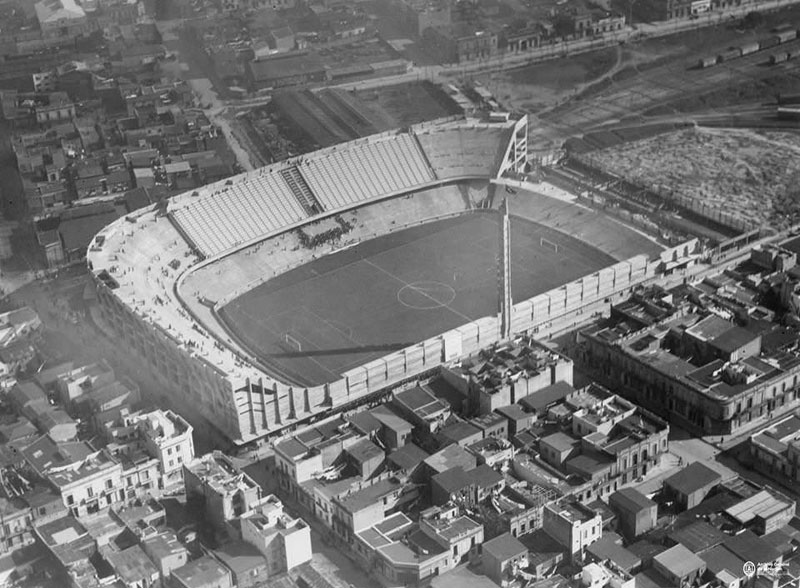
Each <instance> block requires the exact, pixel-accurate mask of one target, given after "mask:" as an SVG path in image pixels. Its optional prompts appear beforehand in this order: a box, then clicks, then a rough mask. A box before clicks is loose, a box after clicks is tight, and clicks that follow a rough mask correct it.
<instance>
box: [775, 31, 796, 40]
mask: <svg viewBox="0 0 800 588" xmlns="http://www.w3.org/2000/svg"><path fill="white" fill-rule="evenodd" d="M775 36H776V37H778V38H779V39H780V40H781V43H788V42H789V41H794V40H795V39H796V38H797V29H786V30H784V31H778V34H776V35H775Z"/></svg>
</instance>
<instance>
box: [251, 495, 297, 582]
mask: <svg viewBox="0 0 800 588" xmlns="http://www.w3.org/2000/svg"><path fill="white" fill-rule="evenodd" d="M240 522H241V530H242V540H243V541H246V542H247V543H250V544H251V545H253V546H254V547H255V548H256V549H258V551H259V552H260V553H261V554H262V555H263V556H264V557H265V558H266V562H267V575H268V576H274V575H276V574H281V573H283V572H286V571H288V570H291V569H294V568H295V567H297V566H299V565H300V564H303V563H305V562H307V561H309V560H311V529H310V528H309V526H308V525H307V524H306V523H305V521H303V520H302V519H293V518H291V517H289V516H288V515H287V514H286V513H285V512H284V510H283V503H282V502H281V501H280V500H278V498H277V497H275V496H274V495H269V496H267V497H266V498H265V499H264V500H263V501H262V503H261V504H260V505H259V506H258V507H257V508H256V509H255V510H253V511H251V512H250V513H248V514H246V515H245V516H243V517H242V518H241V519H240Z"/></svg>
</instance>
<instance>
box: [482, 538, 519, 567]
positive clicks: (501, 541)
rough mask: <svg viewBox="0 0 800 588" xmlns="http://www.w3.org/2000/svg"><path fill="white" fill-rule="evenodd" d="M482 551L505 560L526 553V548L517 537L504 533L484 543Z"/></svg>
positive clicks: (497, 558)
mask: <svg viewBox="0 0 800 588" xmlns="http://www.w3.org/2000/svg"><path fill="white" fill-rule="evenodd" d="M483 553H484V554H487V553H488V554H489V555H491V556H492V557H494V558H495V559H496V560H498V561H507V560H509V559H511V558H513V557H516V556H518V555H520V554H523V553H528V548H527V547H525V546H524V545H523V544H522V543H521V542H520V541H519V539H517V538H516V537H512V536H511V534H510V533H504V534H502V535H500V536H499V537H495V538H494V539H492V540H490V541H487V542H486V543H484V544H483Z"/></svg>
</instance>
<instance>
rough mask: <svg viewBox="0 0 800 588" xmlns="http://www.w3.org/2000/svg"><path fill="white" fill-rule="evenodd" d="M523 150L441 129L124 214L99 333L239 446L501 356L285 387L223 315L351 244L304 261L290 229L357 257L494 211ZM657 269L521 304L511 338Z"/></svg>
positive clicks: (386, 360) (452, 347) (607, 274)
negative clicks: (247, 294) (230, 303)
mask: <svg viewBox="0 0 800 588" xmlns="http://www.w3.org/2000/svg"><path fill="white" fill-rule="evenodd" d="M526 139H527V120H526V119H525V118H522V119H520V120H518V121H513V120H512V121H509V122H498V123H478V122H476V121H473V120H467V119H447V120H444V121H435V122H431V123H425V124H423V125H418V126H414V127H411V128H409V129H404V130H402V131H394V132H387V133H382V134H380V135H376V136H373V137H368V138H365V139H359V140H357V141H353V142H351V143H346V144H343V145H338V146H336V147H335V148H329V149H325V150H322V151H319V152H316V153H312V154H308V155H305V156H303V157H302V158H297V159H295V160H292V161H289V162H282V163H279V164H275V165H272V166H269V167H266V168H262V169H260V170H257V171H255V172H249V173H246V174H241V175H239V176H236V177H233V178H229V179H228V180H225V181H222V182H217V183H215V184H211V185H208V186H205V187H203V188H199V189H197V190H195V191H193V192H191V193H185V194H182V195H179V196H176V197H175V198H173V199H171V200H170V201H169V202H168V204H167V205H166V211H165V209H164V206H163V205H157V206H153V207H151V208H147V209H142V210H140V211H137V212H135V213H133V214H130V215H127V216H126V217H124V218H122V219H119V220H118V221H115V222H114V223H112V224H111V225H109V226H108V227H106V228H105V229H103V231H101V232H100V233H99V234H98V235H97V236H96V237H95V239H94V241H93V242H92V244H91V246H90V248H89V252H88V255H87V258H88V263H89V266H90V268H91V269H92V272H93V275H94V278H95V282H96V284H97V289H98V301H99V302H100V309H101V318H102V319H103V320H104V321H105V322H106V323H107V324H108V325H110V326H111V327H113V328H114V329H115V330H116V331H117V332H118V333H119V334H120V335H121V339H122V340H124V341H126V342H127V343H128V344H129V345H130V347H131V348H132V349H134V350H135V351H136V352H137V353H138V355H139V356H141V357H142V358H143V360H144V361H146V362H147V364H148V366H149V367H150V368H151V371H152V373H153V374H155V375H157V376H158V377H159V378H160V380H161V382H162V384H163V386H164V391H165V396H167V397H169V398H171V399H172V400H173V402H175V403H176V406H180V407H181V409H182V410H183V411H184V412H185V413H186V414H187V416H188V417H190V418H193V419H197V420H200V419H202V421H203V422H204V423H205V424H207V426H208V427H210V428H213V429H214V430H217V431H218V432H219V433H220V435H221V436H222V437H225V438H227V439H228V440H230V441H232V442H234V443H237V444H241V443H247V442H250V441H254V440H257V439H260V438H262V437H265V436H269V435H274V434H277V433H279V432H281V431H282V430H284V429H286V428H287V427H290V426H294V425H295V424H297V423H299V422H303V421H306V420H308V419H310V418H312V417H318V416H319V415H322V414H326V413H328V412H329V411H332V410H337V409H338V408H339V407H343V406H345V405H349V404H352V403H354V402H358V401H359V399H362V398H364V397H365V396H369V395H371V394H373V393H376V392H379V391H381V390H383V389H385V388H386V387H388V386H391V385H392V384H393V383H395V382H398V381H401V380H404V379H408V378H411V377H414V376H416V375H417V374H419V373H420V372H421V371H424V370H430V369H433V368H434V367H436V366H438V365H440V364H441V362H442V361H444V360H445V359H450V358H452V357H454V354H455V355H463V354H467V353H471V352H473V351H475V350H477V349H478V348H480V346H485V345H487V344H489V343H491V342H492V341H496V340H497V338H498V336H499V330H498V326H497V318H496V317H492V316H490V317H485V318H481V319H479V320H476V321H474V322H470V323H468V324H465V325H464V326H463V327H459V328H457V329H455V330H453V331H449V332H447V333H444V334H442V335H439V336H436V337H434V338H432V339H428V340H426V341H423V342H419V343H415V344H413V345H411V346H410V347H407V348H403V349H400V350H397V351H393V352H391V353H389V354H387V355H386V356H384V357H382V358H379V359H376V360H373V361H370V362H369V363H368V364H367V365H363V366H356V367H354V368H352V369H348V371H347V372H346V373H344V374H343V375H342V376H341V377H338V378H337V379H332V380H331V381H329V382H327V383H325V384H323V385H319V386H302V385H298V384H297V383H292V382H291V381H288V380H286V379H285V378H282V377H279V376H277V375H276V373H277V372H275V371H274V370H271V369H270V368H268V367H267V366H266V365H264V364H263V363H261V362H260V361H259V359H258V358H256V357H254V356H253V355H252V354H251V353H250V352H249V351H248V350H247V349H245V348H243V347H241V346H240V345H239V343H238V342H237V341H238V340H237V337H236V333H233V332H229V331H225V326H224V325H222V324H221V323H220V322H219V320H218V316H217V312H218V310H219V309H220V307H221V304H224V303H225V301H227V300H231V299H232V298H233V297H234V296H236V295H237V294H240V293H241V292H243V291H247V289H248V288H250V287H252V284H253V283H254V282H257V281H259V280H260V281H263V279H264V278H265V277H266V278H268V277H269V276H272V275H276V276H280V275H281V274H282V273H283V272H286V271H287V270H288V269H291V268H293V267H297V266H299V265H303V264H304V263H306V262H308V261H310V260H311V259H312V258H314V257H317V256H324V255H327V253H330V252H332V251H333V250H334V249H335V248H336V247H342V246H344V245H346V243H338V244H337V243H330V244H325V245H324V246H323V247H320V248H319V249H313V250H312V249H306V248H303V247H301V246H300V245H299V244H298V241H297V239H296V234H297V231H293V230H292V229H295V228H302V227H303V226H304V225H306V224H308V223H312V222H313V223H316V222H318V221H322V220H324V219H329V218H333V217H336V218H341V219H342V222H345V221H346V222H347V223H349V224H350V225H352V227H353V228H352V230H351V231H350V233H348V237H347V238H348V239H350V240H351V242H353V243H357V242H358V241H360V240H369V239H372V238H373V237H375V236H379V235H381V234H386V233H388V232H393V231H395V230H397V229H398V228H399V224H401V223H398V225H395V218H393V217H394V216H395V215H396V218H397V219H402V218H405V219H407V220H406V221H404V222H407V223H410V224H411V225H412V226H414V225H416V224H417V223H427V221H429V220H431V219H432V218H434V217H442V216H448V215H450V216H452V215H455V214H459V213H461V212H464V211H467V210H469V209H470V208H472V207H474V206H475V205H476V204H478V203H481V205H483V203H484V202H488V201H490V200H491V190H489V189H487V186H489V184H490V181H492V180H494V179H495V178H498V177H499V176H501V175H503V174H504V173H506V172H507V171H510V172H512V173H519V172H522V171H523V168H524V164H525V155H526ZM481 182H482V183H481ZM365 207H366V208H365ZM373 207H375V208H374V210H373V209H372V208H373ZM165 212H166V214H165ZM325 222H329V221H327V220H326V221H325ZM330 224H331V225H334V224H335V223H330ZM465 253H468V252H465ZM655 267H656V266H655V265H653V264H651V263H650V262H649V261H648V260H647V258H646V257H644V256H638V257H635V258H633V259H630V260H627V261H624V262H620V263H618V264H616V265H615V266H613V267H612V268H607V269H606V270H601V271H600V272H598V273H596V274H594V275H593V276H592V277H587V278H586V279H585V280H583V281H578V282H575V283H572V284H570V285H568V287H567V286H564V287H562V288H560V289H556V290H553V291H551V292H548V293H547V294H543V295H541V296H538V297H537V298H542V300H539V301H537V300H536V299H533V300H531V301H522V302H520V303H519V306H520V308H521V309H522V311H521V312H520V313H518V314H517V315H515V323H514V324H515V325H516V329H517V331H518V332H521V331H531V330H533V329H537V328H539V326H540V325H546V324H548V323H549V322H550V321H552V320H554V318H557V317H560V316H562V315H564V314H565V313H567V312H571V311H573V310H576V309H582V308H588V309H591V308H594V306H592V305H595V304H598V303H603V301H604V300H606V303H607V301H608V300H609V299H610V298H611V297H613V296H615V295H616V294H617V293H619V292H622V291H624V290H625V289H626V288H628V289H629V288H630V287H631V286H632V285H634V284H636V283H639V282H641V281H642V280H644V279H646V277H647V276H652V275H654V272H655V271H656V269H655ZM488 279H493V278H491V277H489V278H488ZM393 288H394V286H393ZM392 295H394V294H392ZM548 301H549V302H548ZM350 302H351V303H356V304H357V303H358V301H350ZM589 312H590V314H591V311H589Z"/></svg>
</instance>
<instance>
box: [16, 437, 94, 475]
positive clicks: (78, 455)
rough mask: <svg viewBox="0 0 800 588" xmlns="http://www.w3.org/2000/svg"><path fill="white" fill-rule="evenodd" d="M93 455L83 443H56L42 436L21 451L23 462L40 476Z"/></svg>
mask: <svg viewBox="0 0 800 588" xmlns="http://www.w3.org/2000/svg"><path fill="white" fill-rule="evenodd" d="M93 453H95V449H94V448H93V447H92V446H91V445H89V444H88V443H86V442H85V441H68V442H65V443H56V442H55V441H53V439H52V438H51V437H49V436H48V435H42V436H41V437H39V439H37V440H36V441H34V442H33V443H31V444H30V445H28V447H26V448H25V449H23V450H22V454H23V455H24V456H25V460H26V461H27V462H28V463H29V464H31V466H32V467H33V469H35V470H36V471H37V472H39V473H40V474H42V475H44V473H45V472H47V471H49V470H51V469H59V468H63V467H65V466H68V465H70V464H75V463H79V462H81V461H83V460H84V459H86V458H88V457H89V456H90V455H92V454H93Z"/></svg>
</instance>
